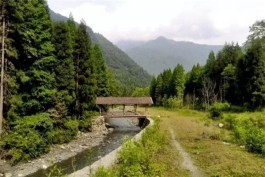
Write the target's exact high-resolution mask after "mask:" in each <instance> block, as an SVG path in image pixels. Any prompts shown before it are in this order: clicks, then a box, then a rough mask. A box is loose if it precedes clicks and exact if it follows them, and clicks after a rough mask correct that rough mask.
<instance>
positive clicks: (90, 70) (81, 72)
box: [74, 22, 97, 118]
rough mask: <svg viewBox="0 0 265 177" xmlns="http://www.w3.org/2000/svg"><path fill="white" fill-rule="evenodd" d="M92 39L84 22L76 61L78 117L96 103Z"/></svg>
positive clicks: (78, 36)
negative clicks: (91, 49)
mask: <svg viewBox="0 0 265 177" xmlns="http://www.w3.org/2000/svg"><path fill="white" fill-rule="evenodd" d="M90 47H91V41H90V37H89V35H88V33H87V31H86V25H85V23H84V22H81V24H80V25H79V26H78V28H77V33H76V39H75V47H74V60H75V61H74V62H75V68H76V76H75V82H76V88H75V89H76V110H77V115H78V118H81V117H82V116H84V115H85V113H86V111H89V110H91V109H92V108H93V107H94V104H95V97H96V90H97V88H96V73H95V72H96V68H95V61H94V60H93V58H92V57H91V53H90Z"/></svg>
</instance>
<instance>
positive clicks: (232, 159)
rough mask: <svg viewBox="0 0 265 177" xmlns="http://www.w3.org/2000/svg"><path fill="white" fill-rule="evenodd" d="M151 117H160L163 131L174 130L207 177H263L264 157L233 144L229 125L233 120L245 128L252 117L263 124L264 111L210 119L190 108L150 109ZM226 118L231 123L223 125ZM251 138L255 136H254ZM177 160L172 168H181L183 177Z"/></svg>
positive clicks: (264, 171) (205, 114)
mask: <svg viewBox="0 0 265 177" xmlns="http://www.w3.org/2000/svg"><path fill="white" fill-rule="evenodd" d="M149 114H151V115H159V116H160V119H161V123H160V131H165V130H166V131H169V129H173V130H174V132H175V136H176V140H177V141H178V142H179V143H180V144H181V146H182V147H183V148H184V149H185V150H186V151H187V152H188V153H189V155H190V156H191V158H192V160H193V161H194V164H195V165H197V166H198V167H199V168H200V169H201V170H202V171H203V172H204V174H205V175H206V176H234V177H239V176H246V177H251V176H258V177H262V176H264V173H265V166H264V163H265V158H263V157H262V156H261V155H258V154H252V153H248V151H247V146H246V149H245V148H244V147H243V146H239V145H238V144H234V143H233V142H235V141H234V140H237V138H234V135H233V134H231V133H232V132H231V131H230V130H228V129H229V125H234V120H235V121H236V122H237V121H239V122H241V123H240V124H242V126H244V124H245V120H248V119H249V117H255V121H257V120H260V121H263V120H264V116H263V115H264V112H260V113H240V114H235V113H233V114H232V115H231V113H230V114H226V113H224V118H223V119H222V120H220V119H219V120H212V119H209V118H208V113H205V112H199V111H195V110H191V109H174V110H172V109H165V108H151V109H149ZM235 116H236V117H235ZM226 117H227V118H226ZM234 118H236V119H234ZM225 119H230V120H227V122H224V120H225ZM255 121H254V122H255ZM229 122H230V123H229ZM219 123H223V124H224V127H222V128H220V127H219ZM240 126H241V125H240ZM249 136H250V137H253V134H252V135H249ZM257 138H260V136H257ZM262 139H264V138H262ZM262 139H261V140H262ZM172 149H173V148H171V150H172ZM176 161H177V162H176V163H175V164H174V163H172V164H171V168H173V167H175V168H178V169H177V173H180V174H181V163H182V159H179V158H176ZM161 163H163V162H161ZM171 176H174V175H171ZM176 176H177V175H176ZM182 176H185V175H182Z"/></svg>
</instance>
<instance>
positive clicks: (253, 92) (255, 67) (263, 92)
mask: <svg viewBox="0 0 265 177" xmlns="http://www.w3.org/2000/svg"><path fill="white" fill-rule="evenodd" d="M264 44H265V40H264V39H256V40H255V41H252V44H251V46H250V47H249V48H248V51H247V53H246V56H245V60H244V65H243V66H244V68H241V69H243V72H241V74H242V75H241V77H244V76H245V78H242V79H244V80H245V83H240V84H242V87H244V88H245V89H244V90H245V92H244V93H243V94H245V101H246V102H248V103H251V105H252V106H253V107H254V108H256V107H262V106H264V105H265V52H264V51H265V48H264ZM241 77H240V78H241ZM240 78H239V79H240Z"/></svg>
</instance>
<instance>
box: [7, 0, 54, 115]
mask: <svg viewBox="0 0 265 177" xmlns="http://www.w3.org/2000/svg"><path fill="white" fill-rule="evenodd" d="M8 3H9V6H8V8H9V9H10V11H9V18H8V23H9V28H10V33H9V35H8V38H9V40H10V42H11V43H12V44H11V45H12V46H13V47H14V48H15V49H16V50H15V51H13V52H12V56H13V57H10V60H9V61H10V62H11V63H12V65H13V66H14V68H15V69H16V70H17V72H16V73H15V77H16V80H17V84H18V85H19V86H18V89H17V90H18V93H17V94H18V95H20V96H21V99H22V102H21V103H22V104H20V106H19V110H17V111H16V112H17V113H19V114H20V115H29V114H35V113H37V112H40V111H46V110H47V109H49V108H51V107H52V106H53V96H54V93H55V89H54V83H55V79H54V74H53V71H54V64H55V58H54V56H53V48H54V47H53V45H52V36H51V34H52V25H51V20H50V16H49V11H48V7H47V4H46V1H44V0H32V1H22V0H18V1H9V2H8Z"/></svg>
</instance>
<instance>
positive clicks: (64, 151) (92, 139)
mask: <svg viewBox="0 0 265 177" xmlns="http://www.w3.org/2000/svg"><path fill="white" fill-rule="evenodd" d="M109 131H111V130H108V129H106V127H105V123H104V120H103V119H102V118H98V119H96V120H95V121H94V122H93V131H92V132H88V133H81V132H80V133H79V134H78V136H77V138H76V139H74V140H73V141H71V142H70V143H68V144H61V145H54V146H52V147H51V150H50V152H49V153H47V154H45V155H43V156H41V157H39V158H37V159H35V160H32V161H28V162H26V163H20V164H18V165H16V166H14V167H8V165H6V164H5V163H3V167H4V168H5V171H4V173H5V176H12V177H24V176H27V175H30V174H32V173H34V172H36V171H38V170H39V169H47V168H49V167H50V166H52V165H53V164H55V163H58V162H60V161H63V160H66V159H68V158H70V157H73V156H75V155H77V154H78V153H80V152H82V151H84V150H86V149H89V148H91V147H94V146H97V145H99V144H100V143H101V142H102V141H103V139H104V137H105V136H106V135H107V134H108V133H109ZM4 165H5V166H4ZM0 176H1V174H0ZM2 176H4V174H2Z"/></svg>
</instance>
